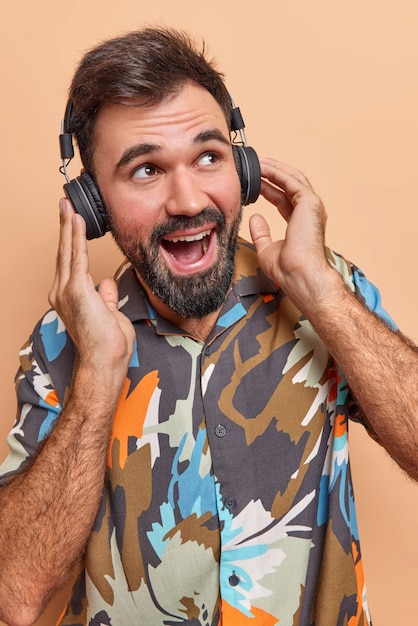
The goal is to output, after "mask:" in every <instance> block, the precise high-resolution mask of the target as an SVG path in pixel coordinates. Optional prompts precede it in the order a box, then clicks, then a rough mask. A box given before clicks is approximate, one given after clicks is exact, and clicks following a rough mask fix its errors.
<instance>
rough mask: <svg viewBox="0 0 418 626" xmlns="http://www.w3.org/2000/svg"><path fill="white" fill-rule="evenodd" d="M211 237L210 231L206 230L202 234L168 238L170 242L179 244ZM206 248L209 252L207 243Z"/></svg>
mask: <svg viewBox="0 0 418 626" xmlns="http://www.w3.org/2000/svg"><path fill="white" fill-rule="evenodd" d="M209 235H210V230H204V231H202V232H201V233H197V235H182V236H181V237H169V238H168V237H167V240H168V241H172V242H173V243H177V242H178V241H200V240H201V239H204V238H205V237H208V236H209ZM204 246H205V247H206V250H207V242H205V243H204Z"/></svg>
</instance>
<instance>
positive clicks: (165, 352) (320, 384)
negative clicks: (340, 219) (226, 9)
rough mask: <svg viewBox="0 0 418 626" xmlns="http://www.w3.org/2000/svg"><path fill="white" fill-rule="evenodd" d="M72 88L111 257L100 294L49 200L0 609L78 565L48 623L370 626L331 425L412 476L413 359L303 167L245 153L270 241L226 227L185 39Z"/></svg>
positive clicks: (10, 471)
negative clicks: (118, 260) (46, 281)
mask: <svg viewBox="0 0 418 626" xmlns="http://www.w3.org/2000/svg"><path fill="white" fill-rule="evenodd" d="M70 102H71V106H70V107H69V108H68V111H69V112H70V113H69V115H70V118H71V119H70V121H69V128H70V132H72V133H73V134H74V135H75V136H76V138H77V143H78V146H79V149H80V153H81V157H82V160H83V164H84V167H85V168H86V170H87V172H88V176H89V179H88V183H87V185H88V190H87V193H88V194H90V193H91V194H92V195H93V196H94V199H95V201H96V202H97V203H98V204H99V205H101V204H102V206H103V207H106V209H103V210H104V212H105V219H106V221H107V223H108V225H109V228H110V230H111V232H112V234H113V236H114V238H115V240H116V242H117V243H118V245H119V246H120V248H121V250H122V251H123V253H124V255H125V256H126V258H127V262H126V263H124V265H123V266H122V268H121V269H120V270H119V271H118V273H117V275H116V280H115V281H114V280H111V279H105V280H103V281H102V282H101V284H100V286H99V288H98V290H96V289H95V287H94V285H93V283H92V279H91V277H90V275H89V271H88V253H87V243H86V234H85V233H86V231H85V229H86V226H85V222H84V220H83V219H82V218H81V217H80V215H77V214H75V213H74V210H73V208H72V206H71V204H70V202H69V201H68V200H66V199H63V200H61V202H60V216H61V228H60V244H59V252H58V259H57V270H56V276H55V280H54V284H53V287H52V289H51V292H50V302H51V304H52V306H53V310H52V311H50V312H48V313H47V314H46V316H45V317H44V318H43V319H42V320H41V321H40V322H39V324H38V326H37V327H36V329H35V331H34V333H33V335H32V337H31V339H30V341H29V342H28V344H27V345H26V346H25V347H24V348H23V349H22V352H21V363H22V365H21V369H20V371H19V373H18V377H17V393H18V398H19V405H20V414H19V418H18V420H17V422H16V425H15V426H14V428H13V430H12V432H11V434H10V439H9V441H10V446H11V454H10V456H9V458H8V459H7V460H6V462H5V463H4V465H3V466H2V475H3V478H2V485H3V487H2V489H1V491H0V528H1V531H2V532H1V533H0V558H1V563H2V567H1V570H0V617H1V619H3V620H5V621H6V622H7V623H9V624H17V625H19V626H20V625H25V624H32V623H33V622H34V620H35V619H36V618H37V616H38V615H39V614H40V613H41V611H42V610H43V608H44V606H45V604H46V602H47V601H48V599H49V598H50V597H51V595H52V594H53V592H54V591H55V590H56V589H57V588H59V587H60V586H61V585H62V584H63V583H64V582H66V581H67V580H69V578H70V577H71V576H75V578H76V582H75V585H74V590H73V594H72V598H71V601H70V603H69V606H68V609H67V614H66V616H65V617H64V618H63V620H62V622H61V623H62V624H97V623H111V624H116V625H120V624H122V625H125V624H144V625H146V626H153V625H157V624H190V625H191V624H196V625H197V624H207V625H215V624H221V623H222V624H223V625H224V626H232V625H236V624H239V625H243V624H246V623H248V624H252V625H256V624H277V623H280V624H300V625H303V626H305V625H308V624H316V625H318V626H324V625H325V626H331V625H332V626H335V625H338V624H341V625H342V624H348V623H349V624H350V625H353V624H359V625H360V624H362V625H364V624H370V623H371V622H370V616H369V610H368V606H367V599H366V595H365V587H364V581H363V575H362V563H361V555H360V547H359V540H358V533H357V526H356V517H355V508H354V500H353V494H352V484H351V478H350V471H349V463H348V449H347V421H348V420H347V418H348V416H349V414H351V415H352V417H354V418H355V419H360V420H362V421H363V422H364V423H365V425H366V426H367V428H368V429H369V430H370V432H371V433H372V434H373V436H374V437H375V438H377V439H378V440H379V441H380V443H381V444H382V445H384V446H385V447H386V448H387V449H388V450H389V452H390V453H391V454H393V455H394V456H395V457H396V458H397V460H398V462H399V463H400V464H401V465H402V466H403V467H404V468H405V469H406V470H407V471H409V472H410V473H411V474H412V475H413V476H416V469H415V463H414V458H415V456H416V455H415V450H416V443H415V441H414V438H415V436H414V429H413V426H414V421H413V420H414V407H413V404H412V401H409V400H408V398H407V397H406V392H405V393H404V392H402V388H405V389H408V390H409V389H410V386H408V384H407V383H408V382H410V383H411V386H412V384H413V383H412V381H413V377H414V372H415V371H416V354H415V352H414V350H413V349H412V347H410V346H409V345H408V344H407V342H406V341H405V340H404V339H403V338H402V337H401V336H400V335H399V334H397V333H396V332H394V331H392V330H390V328H388V327H387V326H386V325H385V324H384V323H382V322H380V321H379V320H378V318H377V316H376V315H375V314H374V313H373V312H369V311H368V310H367V309H366V308H365V307H364V306H363V303H364V302H366V303H367V305H368V307H369V308H370V309H372V310H375V311H377V312H378V313H379V314H380V315H382V316H384V313H383V312H382V311H381V309H380V304H379V299H378V294H377V293H376V291H375V290H374V288H373V287H372V286H371V285H370V284H369V283H368V282H367V280H366V279H365V277H364V276H363V275H362V274H361V272H359V270H358V269H357V268H355V267H354V266H353V265H352V264H350V263H348V262H347V261H345V260H344V259H342V258H341V257H339V256H338V255H336V254H334V253H333V252H331V251H330V250H328V249H326V248H325V246H324V231H325V220H326V217H325V211H324V207H323V205H322V203H321V201H320V200H319V198H318V197H317V196H316V194H315V193H314V191H313V190H312V187H311V185H310V184H309V182H308V181H307V180H306V178H305V177H304V176H303V175H302V174H301V173H299V172H297V171H296V170H294V169H292V168H290V167H288V166H286V165H283V164H281V163H279V162H277V161H275V160H272V159H266V158H263V159H260V164H261V175H262V179H263V180H262V183H261V194H262V195H263V196H264V197H265V198H266V199H267V200H268V201H269V202H271V203H272V204H274V205H275V206H277V208H278V209H279V211H280V213H281V214H282V216H283V217H284V218H285V219H286V220H287V222H288V226H287V232H286V238H285V240H284V241H278V242H273V241H272V239H271V236H270V231H269V227H268V225H267V223H266V221H265V219H264V218H263V217H262V216H254V217H253V218H252V220H251V235H252V238H253V241H254V244H255V250H254V248H253V246H251V245H250V244H249V243H247V242H244V241H243V240H242V239H240V238H238V229H239V223H240V217H241V211H242V207H241V185H240V180H239V176H238V172H237V169H236V163H235V159H234V155H233V149H232V147H231V142H230V117H231V102H230V99H229V95H228V92H227V91H226V88H225V86H224V84H223V81H222V78H221V75H220V74H219V73H218V72H217V71H216V70H215V69H214V67H213V66H212V65H211V64H210V63H208V62H207V61H206V60H205V59H204V58H203V56H202V55H201V54H200V53H198V52H196V51H195V49H194V48H193V44H192V42H190V41H189V40H188V39H187V37H186V36H185V35H181V34H178V33H176V32H172V31H169V30H164V29H145V30H144V31H141V32H138V33H131V34H128V35H127V36H125V37H121V38H117V39H114V40H111V41H109V42H105V43H104V44H102V45H101V46H98V47H97V48H95V49H94V50H92V51H91V52H89V53H87V55H86V56H85V57H84V59H83V60H82V61H81V64H80V66H79V68H78V69H77V71H76V74H75V77H74V79H73V83H72V86H71V89H70ZM90 186H91V187H92V189H90ZM308 320H309V321H308ZM313 327H314V328H315V330H314V328H313ZM331 354H332V355H333V357H334V358H335V359H336V361H334V358H333V357H331ZM389 354H390V360H389ZM339 367H341V368H342V369H340V368H339ZM377 370H379V375H378V376H377V375H374V372H376V371H377ZM342 371H344V373H345V375H346V376H347V379H348V381H349V385H350V386H348V385H347V383H346V380H345V378H344V376H343V374H342ZM394 377H395V378H394ZM405 382H406V384H405ZM398 383H402V385H404V386H403V387H402V386H401V385H400V384H399V385H398ZM393 389H396V391H397V393H399V395H400V397H398V398H397V399H396V411H397V412H395V398H394V397H392V394H393ZM354 398H357V400H355V399H354ZM358 405H360V406H361V409H360V408H359V407H358ZM400 406H401V407H402V420H400V419H399V417H398V415H399V407H400ZM366 416H367V417H366Z"/></svg>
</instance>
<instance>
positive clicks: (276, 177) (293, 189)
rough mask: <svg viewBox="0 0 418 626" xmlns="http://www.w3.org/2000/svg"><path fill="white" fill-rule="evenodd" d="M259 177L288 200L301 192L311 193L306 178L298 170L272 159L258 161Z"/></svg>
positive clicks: (310, 187)
mask: <svg viewBox="0 0 418 626" xmlns="http://www.w3.org/2000/svg"><path fill="white" fill-rule="evenodd" d="M260 166H261V176H262V178H265V179H267V180H269V181H270V182H271V183H273V184H274V185H275V186H277V187H279V188H281V189H282V190H283V191H284V192H285V193H286V194H287V195H288V196H289V198H293V196H294V195H295V194H297V193H300V192H302V191H304V192H310V193H313V189H312V186H311V184H310V182H309V181H308V179H307V178H306V176H304V174H302V173H301V172H299V171H298V170H296V169H294V168H291V167H289V166H287V165H284V164H282V163H279V162H277V161H273V160H272V159H260Z"/></svg>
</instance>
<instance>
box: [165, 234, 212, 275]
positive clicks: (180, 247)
mask: <svg viewBox="0 0 418 626" xmlns="http://www.w3.org/2000/svg"><path fill="white" fill-rule="evenodd" d="M213 232H214V231H213V230H212V229H210V228H209V229H207V230H202V231H200V232H199V233H195V234H193V235H189V234H188V235H176V236H172V237H166V238H163V239H161V242H160V243H161V247H162V248H163V250H164V251H165V252H166V253H168V256H169V257H170V260H171V262H174V265H175V268H177V269H178V268H180V267H181V266H183V267H184V268H190V266H193V265H196V264H200V263H202V262H204V259H205V257H206V255H207V253H208V250H209V248H210V243H211V239H212V233H213ZM208 260H209V259H208Z"/></svg>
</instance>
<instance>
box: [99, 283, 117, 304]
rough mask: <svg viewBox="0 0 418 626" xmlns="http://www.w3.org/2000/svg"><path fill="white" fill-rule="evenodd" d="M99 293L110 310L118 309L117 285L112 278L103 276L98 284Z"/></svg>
mask: <svg viewBox="0 0 418 626" xmlns="http://www.w3.org/2000/svg"><path fill="white" fill-rule="evenodd" d="M99 294H100V296H101V298H102V300H103V301H104V302H105V304H106V305H107V308H108V309H109V310H110V311H117V310H118V300H119V294H118V287H117V285H116V282H115V281H114V280H113V279H112V278H104V279H103V280H102V282H101V283H100V285H99Z"/></svg>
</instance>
